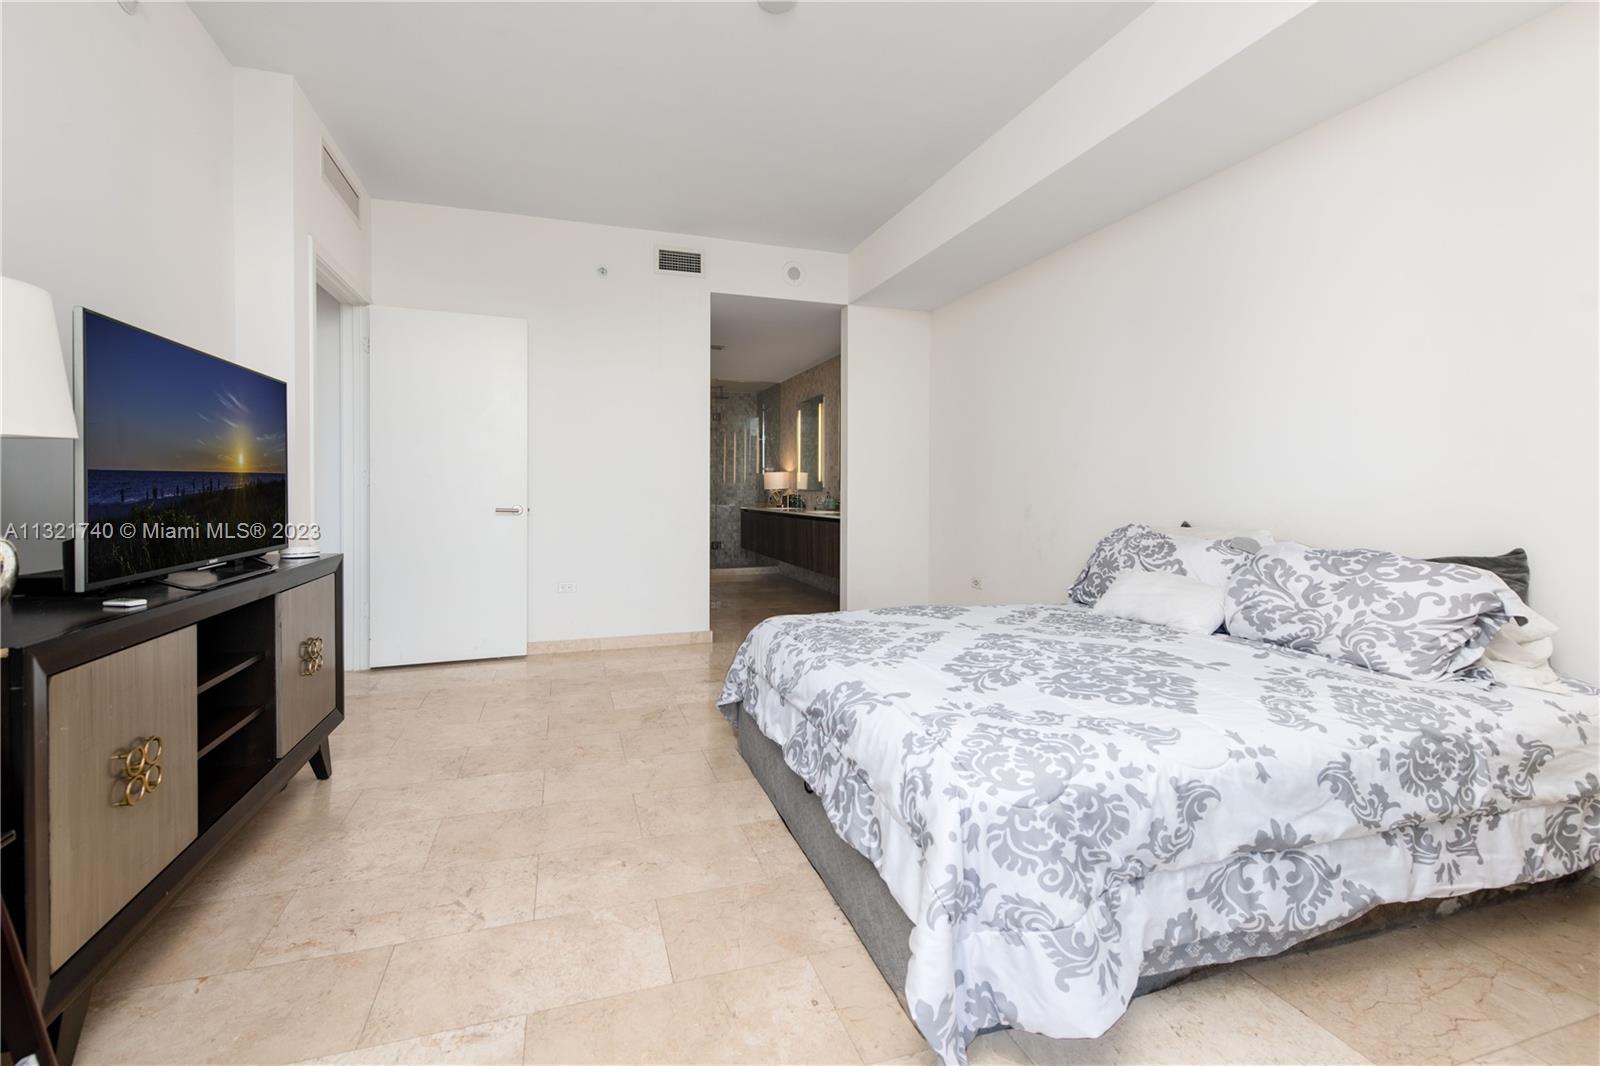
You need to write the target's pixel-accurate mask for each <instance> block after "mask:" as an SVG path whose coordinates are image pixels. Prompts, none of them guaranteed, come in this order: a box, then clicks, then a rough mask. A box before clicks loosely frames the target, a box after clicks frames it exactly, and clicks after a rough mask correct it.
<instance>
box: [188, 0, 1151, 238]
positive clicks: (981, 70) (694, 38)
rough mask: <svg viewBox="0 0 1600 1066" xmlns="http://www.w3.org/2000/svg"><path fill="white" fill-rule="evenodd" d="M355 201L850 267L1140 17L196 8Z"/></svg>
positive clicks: (666, 7) (1108, 6)
mask: <svg viewBox="0 0 1600 1066" xmlns="http://www.w3.org/2000/svg"><path fill="white" fill-rule="evenodd" d="M191 6H192V7H193V8H194V10H195V12H196V13H197V14H198V15H199V17H200V20H201V21H202V22H203V23H204V24H205V26H206V28H207V29H208V30H209V31H210V32H211V35H212V36H213V37H214V38H215V39H216V41H217V43H218V44H219V45H220V46H221V48H222V50H223V52H224V53H225V54H226V55H227V57H228V59H229V60H230V61H232V62H233V63H234V64H235V65H238V66H244V67H254V68H259V69H265V70H275V71H282V72H286V73H289V74H293V75H294V76H295V77H296V78H297V79H298V80H299V82H300V85H301V87H302V88H303V89H304V90H305V93H306V95H307V97H308V98H309V99H310V100H311V102H312V105H313V106H314V107H315V108H316V109H317V112H318V114H319V115H320V116H321V117H322V120H323V121H324V122H325V123H327V125H328V127H329V129H330V130H331V132H332V133H333V136H334V138H335V139H336V140H337V141H338V143H339V145H340V147H341V148H342V149H343V151H344V153H345V154H346V155H347V156H349V158H350V161H351V163H352V164H353V165H354V167H355V169H356V172H357V174H358V175H359V176H360V177H361V179H362V180H363V181H364V183H365V184H366V186H367V190H368V192H369V194H370V195H372V196H375V197H378V198H383V199H395V200H411V201H417V202H422V203H433V204H446V205H452V206H459V207H473V208H481V209H485V210H492V211H511V212H517V213H522V214H531V215H540V216H545V217H550V218H563V219H574V220H579V221H588V222H600V223H606V224H610V225H620V226H637V227H641V228H647V229H658V230H667V231H670V232H677V233H691V234H696V235H704V236H710V237H724V238H731V239H736V240H749V241H760V242H767V243H774V244H783V245H791V246H795V247H803V248H816V249H823V250H828V251H848V250H849V249H851V248H853V247H854V246H855V245H856V244H857V243H859V242H860V241H861V240H862V239H863V238H864V237H866V236H867V235H868V234H869V233H871V232H872V231H873V230H874V229H876V228H877V227H878V226H879V225H880V224H881V223H882V222H883V221H884V220H886V219H887V218H889V217H890V216H891V215H893V214H894V213H895V212H896V211H898V210H899V209H900V208H901V207H902V206H904V205H905V204H906V202H907V201H909V200H911V199H912V198H913V197H915V196H916V195H917V194H918V193H920V192H922V191H923V190H924V189H925V188H927V187H928V186H929V185H930V184H932V182H933V181H934V180H935V179H936V178H938V177H939V176H940V175H941V174H943V173H944V172H945V171H946V170H948V169H949V168H950V167H951V166H952V165H954V164H955V163H956V162H957V161H959V160H960V159H961V158H962V157H963V156H965V155H966V154H967V153H968V152H970V151H971V150H972V149H973V148H975V147H977V146H978V145H979V144H980V143H982V142H983V140H984V139H985V138H987V137H988V136H989V134H991V133H992V132H994V130H996V129H997V128H999V127H1000V126H1001V125H1002V124H1004V123H1005V122H1006V121H1008V120H1009V119H1011V117H1012V116H1013V115H1015V114H1016V113H1017V112H1018V111H1020V110H1021V109H1022V108H1023V107H1025V106H1026V105H1027V104H1029V103H1030V102H1032V101H1033V100H1034V99H1035V98H1036V97H1037V96H1038V95H1039V94H1040V93H1041V92H1043V91H1044V90H1045V89H1046V88H1048V87H1049V86H1051V85H1052V84H1054V83H1055V82H1056V81H1057V80H1059V79H1060V78H1061V77H1062V76H1063V75H1065V74H1066V73H1067V72H1068V71H1069V70H1070V69H1072V68H1073V67H1074V66H1076V65H1077V64H1078V63H1079V62H1080V61H1081V60H1082V59H1084V58H1085V57H1086V56H1087V55H1089V54H1090V53H1091V52H1093V51H1094V50H1095V49H1096V48H1098V47H1099V46H1100V45H1101V44H1102V43H1104V42H1105V41H1106V40H1108V39H1109V38H1110V37H1111V36H1113V35H1114V34H1115V33H1116V31H1117V30H1119V29H1120V28H1121V27H1122V26H1124V25H1126V24H1127V23H1128V22H1129V21H1131V20H1132V19H1133V18H1134V17H1135V16H1136V15H1138V14H1139V12H1140V11H1142V10H1143V9H1144V8H1145V7H1146V6H1147V5H1146V4H1144V3H820V2H802V3H800V4H799V5H797V6H796V7H795V8H794V9H793V10H792V11H790V12H788V13H787V14H783V15H769V14H767V13H765V12H763V11H761V10H760V9H759V8H758V7H757V5H756V4H755V3H754V2H753V0H738V2H733V3H471V2H466V3H395V2H386V0H380V2H374V3H274V2H246V3H215V2H200V0H196V2H194V3H192V4H191Z"/></svg>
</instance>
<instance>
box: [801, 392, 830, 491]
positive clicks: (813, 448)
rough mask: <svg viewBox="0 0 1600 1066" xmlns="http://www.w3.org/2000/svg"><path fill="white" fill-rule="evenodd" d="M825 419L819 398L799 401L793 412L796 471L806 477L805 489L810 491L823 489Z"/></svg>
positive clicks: (825, 459) (825, 452)
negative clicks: (796, 458)
mask: <svg viewBox="0 0 1600 1066" xmlns="http://www.w3.org/2000/svg"><path fill="white" fill-rule="evenodd" d="M827 417H828V413H827V409H826V407H824V405H823V403H822V397H821V396H813V397H811V398H810V399H809V400H801V401H800V406H799V409H798V410H797V411H796V412H795V441H796V444H797V449H796V454H797V456H798V458H799V463H798V464H797V467H796V469H797V470H799V471H800V472H801V473H803V474H805V475H806V478H805V481H806V487H807V488H810V489H820V488H822V487H823V484H822V472H823V470H824V468H825V466H824V464H826V463H827V461H828V454H827V447H828V446H827V445H826V444H825V443H824V441H826V440H827Z"/></svg>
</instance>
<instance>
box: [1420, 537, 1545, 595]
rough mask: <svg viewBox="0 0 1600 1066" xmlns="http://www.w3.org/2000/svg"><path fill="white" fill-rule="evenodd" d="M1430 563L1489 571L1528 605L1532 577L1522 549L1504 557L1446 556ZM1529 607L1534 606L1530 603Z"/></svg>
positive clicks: (1517, 549) (1514, 550)
mask: <svg viewBox="0 0 1600 1066" xmlns="http://www.w3.org/2000/svg"><path fill="white" fill-rule="evenodd" d="M1428 562H1430V563H1460V564H1461V565H1462V566H1475V567H1477V568H1478V569H1479V570H1487V571H1489V573H1491V574H1496V575H1498V576H1499V578H1500V580H1502V581H1504V582H1505V583H1506V584H1507V585H1510V586H1511V591H1512V592H1515V593H1516V594H1517V595H1518V596H1520V597H1521V598H1522V602H1523V603H1528V582H1529V581H1530V580H1531V575H1530V574H1529V572H1528V553H1527V552H1525V551H1523V550H1522V549H1521V548H1512V549H1511V550H1510V551H1508V552H1506V553H1505V554H1504V555H1444V556H1440V557H1439V558H1437V559H1429V560H1428ZM1528 606H1530V607H1531V606H1533V605H1532V604H1531V603H1529V604H1528Z"/></svg>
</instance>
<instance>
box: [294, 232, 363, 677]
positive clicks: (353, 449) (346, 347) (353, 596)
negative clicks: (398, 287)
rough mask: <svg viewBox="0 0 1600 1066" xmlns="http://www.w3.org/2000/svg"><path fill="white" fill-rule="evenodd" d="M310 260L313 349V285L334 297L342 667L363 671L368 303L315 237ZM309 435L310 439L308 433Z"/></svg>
mask: <svg viewBox="0 0 1600 1066" xmlns="http://www.w3.org/2000/svg"><path fill="white" fill-rule="evenodd" d="M306 241H307V244H306V250H307V254H308V256H309V259H310V269H309V270H308V271H307V274H308V276H309V279H310V292H309V294H308V295H309V299H310V303H309V306H310V307H311V308H312V313H311V314H310V315H309V316H308V318H309V323H308V328H309V329H310V331H311V345H312V347H311V351H313V352H315V351H316V334H317V321H316V319H317V316H316V313H315V309H316V305H317V289H318V288H322V289H326V290H327V292H328V295H330V296H332V297H333V298H334V299H335V300H338V301H339V481H340V491H339V528H340V530H341V531H342V533H343V536H342V543H341V544H340V545H339V548H340V551H341V552H343V554H344V633H343V634H342V638H343V640H344V667H345V671H346V672H347V673H348V672H350V671H354V670H366V669H368V665H369V663H370V661H371V660H370V656H369V654H368V648H367V641H368V639H369V619H370V612H371V602H370V594H369V592H368V589H369V587H370V586H369V583H368V564H367V559H368V554H369V549H368V536H369V535H370V530H369V522H368V518H367V480H368V471H367V454H368V440H367V375H368V366H369V355H370V342H369V340H368V337H367V306H368V305H369V304H370V303H371V302H372V301H371V300H370V299H369V298H368V297H367V296H366V295H365V294H363V293H362V292H361V290H359V289H357V288H356V287H355V285H354V284H352V283H351V282H350V281H349V280H347V279H346V277H345V276H344V274H343V272H341V270H340V269H339V267H338V266H337V264H335V263H333V262H332V261H331V260H329V259H328V258H327V257H326V256H324V255H322V254H321V253H320V252H319V250H318V248H317V242H316V238H314V237H308V238H307V239H306ZM316 365H317V360H316V359H315V358H313V359H311V360H310V366H309V368H308V372H309V374H310V382H311V385H310V389H309V390H308V394H309V395H310V396H311V397H312V398H313V399H312V404H313V406H314V405H315V403H316V400H315V397H316V395H317V391H316V386H317V382H316ZM313 439H314V438H313ZM316 466H317V464H316V463H315V462H312V463H311V478H312V483H313V484H312V488H313V492H312V496H311V498H312V500H313V501H315V499H316V493H315V487H316V485H315V482H316Z"/></svg>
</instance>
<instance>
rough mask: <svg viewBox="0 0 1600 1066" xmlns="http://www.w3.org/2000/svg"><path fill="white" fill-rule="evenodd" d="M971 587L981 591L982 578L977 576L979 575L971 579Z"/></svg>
mask: <svg viewBox="0 0 1600 1066" xmlns="http://www.w3.org/2000/svg"><path fill="white" fill-rule="evenodd" d="M972 587H973V588H975V589H977V590H978V591H979V592H982V591H983V579H982V578H979V577H975V578H973V579H972Z"/></svg>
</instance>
